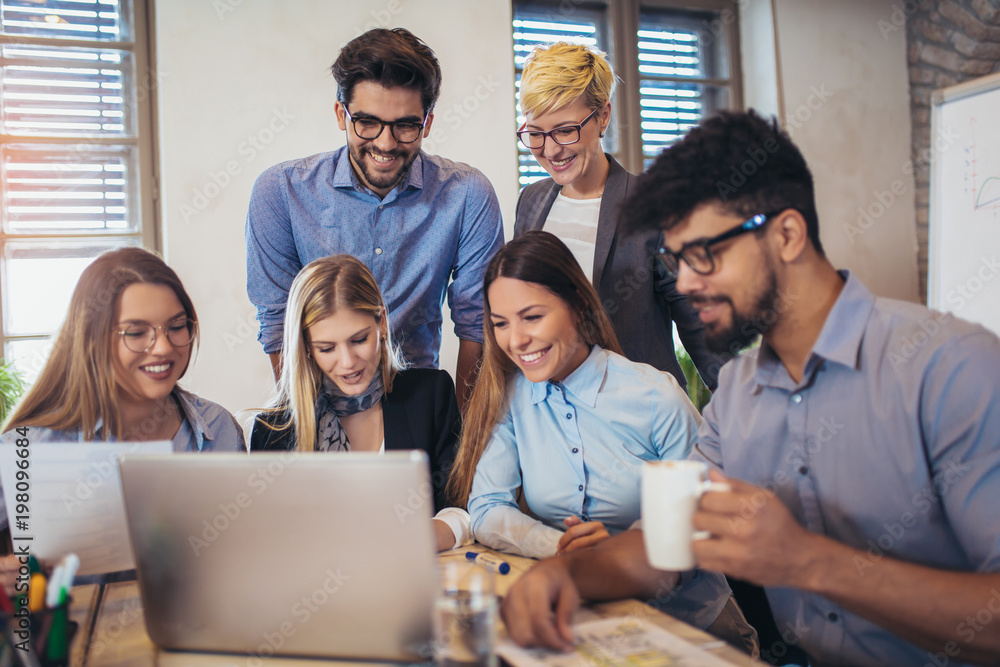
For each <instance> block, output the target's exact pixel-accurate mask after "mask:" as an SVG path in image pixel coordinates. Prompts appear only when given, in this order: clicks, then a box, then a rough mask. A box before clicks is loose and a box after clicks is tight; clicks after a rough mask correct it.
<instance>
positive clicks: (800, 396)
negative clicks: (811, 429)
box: [792, 394, 802, 405]
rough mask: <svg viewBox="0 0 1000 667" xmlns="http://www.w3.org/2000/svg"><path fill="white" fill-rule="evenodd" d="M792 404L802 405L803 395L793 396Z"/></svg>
mask: <svg viewBox="0 0 1000 667" xmlns="http://www.w3.org/2000/svg"><path fill="white" fill-rule="evenodd" d="M792 402H793V403H795V404H796V405H798V404H799V403H801V402H802V394H795V395H794V396H792Z"/></svg>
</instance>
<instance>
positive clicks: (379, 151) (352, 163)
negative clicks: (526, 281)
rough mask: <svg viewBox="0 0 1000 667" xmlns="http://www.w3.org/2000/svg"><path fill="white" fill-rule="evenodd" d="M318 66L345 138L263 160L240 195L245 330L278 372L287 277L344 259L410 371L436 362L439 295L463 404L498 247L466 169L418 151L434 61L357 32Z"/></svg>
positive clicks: (411, 39)
mask: <svg viewBox="0 0 1000 667" xmlns="http://www.w3.org/2000/svg"><path fill="white" fill-rule="evenodd" d="M331 69H332V72H333V76H334V79H336V81H337V103H336V104H335V106H334V112H335V114H336V117H337V124H338V126H339V127H340V129H341V130H343V131H344V132H345V135H346V138H347V145H346V146H344V147H342V148H339V149H337V150H335V151H333V152H329V153H320V154H318V155H312V156H310V157H306V158H301V159H299V160H292V161H290V162H284V163H281V164H278V165H275V166H273V167H271V168H269V169H268V170H267V171H265V172H264V173H263V174H261V176H260V177H259V178H258V179H257V182H256V184H255V185H254V189H253V194H252V195H251V198H250V208H249V212H248V213H247V224H246V244H247V294H248V295H249V297H250V301H252V302H253V303H254V305H255V306H256V307H257V319H258V320H259V322H260V335H259V336H258V339H259V340H260V342H261V344H262V345H263V347H264V352H266V353H267V354H268V355H269V356H270V358H271V365H272V368H273V369H274V372H275V375H277V373H278V372H279V369H280V365H281V348H282V329H283V318H284V314H285V303H286V301H287V300H288V290H289V288H290V287H291V284H292V280H293V279H294V278H295V275H296V274H297V273H298V271H299V270H300V269H301V268H302V267H303V266H305V265H306V264H308V263H309V262H311V261H313V260H314V259H318V258H320V257H326V256H329V255H337V254H349V255H353V256H354V257H356V258H358V259H359V260H361V261H362V262H363V263H364V264H365V265H366V266H367V267H368V268H369V269H370V270H371V272H372V274H373V275H374V276H375V279H376V281H377V282H378V285H379V288H380V289H381V290H382V293H383V295H384V297H385V301H386V305H387V306H388V309H389V321H390V322H392V325H393V332H392V334H393V337H394V338H395V339H396V340H399V341H401V347H402V351H403V355H404V357H405V358H406V360H407V361H408V362H409V363H410V364H411V365H413V366H415V367H418V368H436V367H437V365H438V356H439V351H440V347H441V303H442V301H443V299H444V297H445V295H447V298H448V305H449V307H450V309H451V318H452V320H453V321H454V323H455V333H456V335H457V336H458V338H459V353H458V368H457V374H456V385H457V391H458V401H459V405H464V400H465V397H466V396H467V394H468V390H469V389H470V388H471V383H472V381H473V377H474V372H473V369H474V368H475V364H476V363H477V362H478V360H479V357H480V355H481V351H482V335H483V333H482V332H483V301H482V283H483V273H484V271H485V270H486V265H487V264H488V263H489V261H490V259H491V258H492V257H493V255H494V254H495V253H496V251H497V250H499V248H500V246H501V245H503V227H502V222H501V217H500V206H499V203H498V201H497V197H496V193H495V192H494V191H493V186H492V185H490V183H489V181H488V180H487V179H486V177H485V176H484V175H483V174H482V173H481V172H480V171H479V170H477V169H474V168H472V167H470V166H468V165H466V164H461V163H458V162H452V161H451V160H447V159H445V158H442V157H439V156H434V155H428V154H426V153H424V152H422V151H421V149H420V146H421V142H422V140H423V139H424V138H425V137H427V136H428V134H429V133H430V129H431V124H432V123H433V121H434V104H435V102H436V101H437V98H438V94H439V93H440V90H441V67H440V65H439V64H438V60H437V58H436V57H435V55H434V52H433V51H431V49H430V48H429V47H428V46H427V45H426V44H424V43H423V42H422V41H421V40H420V39H418V38H417V37H416V36H414V35H413V34H412V33H411V32H409V31H408V30H405V29H403V28H395V29H393V30H388V29H384V28H376V29H374V30H370V31H368V32H366V33H364V34H363V35H361V36H360V37H357V38H355V39H354V40H352V41H351V42H349V43H348V44H347V45H346V46H345V47H344V48H343V49H342V50H341V52H340V55H339V57H338V58H337V60H336V62H334V64H333V66H332V68H331Z"/></svg>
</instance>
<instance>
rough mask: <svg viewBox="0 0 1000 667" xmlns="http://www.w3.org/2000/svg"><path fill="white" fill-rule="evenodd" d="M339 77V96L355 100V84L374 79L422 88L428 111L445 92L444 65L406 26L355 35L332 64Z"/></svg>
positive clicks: (346, 100)
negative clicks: (442, 82) (442, 79)
mask: <svg viewBox="0 0 1000 667" xmlns="http://www.w3.org/2000/svg"><path fill="white" fill-rule="evenodd" d="M330 71H331V72H333V78H334V79H335V80H336V81H337V100H338V101H339V102H340V103H341V104H344V105H347V104H350V103H351V97H352V96H353V95H354V86H355V85H357V84H358V83H359V82H361V81H372V82H374V83H377V84H379V85H380V86H382V87H383V88H394V87H398V86H402V87H403V88H412V89H414V90H417V91H419V92H420V101H421V103H422V105H423V108H424V114H428V113H430V112H431V111H432V110H433V109H434V104H435V103H436V102H437V99H438V95H440V94H441V65H440V64H439V63H438V59H437V57H436V56H435V55H434V52H433V51H431V49H430V47H429V46H427V45H426V44H424V42H423V41H421V40H420V38H419V37H417V36H416V35H414V34H413V33H412V32H410V31H409V30H407V29H406V28H393V29H391V30H389V29H387V28H375V29H373V30H369V31H368V32H366V33H365V34H363V35H361V36H359V37H355V38H354V39H352V40H351V41H350V42H348V43H347V46H345V47H344V48H342V49H341V50H340V55H339V56H337V60H335V61H334V63H333V65H332V66H331V67H330Z"/></svg>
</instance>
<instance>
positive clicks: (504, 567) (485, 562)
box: [465, 551, 510, 574]
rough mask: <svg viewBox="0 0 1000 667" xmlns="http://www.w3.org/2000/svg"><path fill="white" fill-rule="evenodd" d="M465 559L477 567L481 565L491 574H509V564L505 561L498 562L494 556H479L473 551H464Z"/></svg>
mask: <svg viewBox="0 0 1000 667" xmlns="http://www.w3.org/2000/svg"><path fill="white" fill-rule="evenodd" d="M465 557H466V558H467V559H468V560H471V561H473V562H474V563H476V564H478V565H482V566H483V567H485V568H486V569H487V570H490V571H492V572H499V573H500V574H507V573H508V572H510V563H508V562H507V561H505V560H500V559H499V558H497V557H496V556H491V555H489V554H480V553H476V552H475V551H466V552H465Z"/></svg>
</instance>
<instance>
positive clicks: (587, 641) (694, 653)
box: [497, 616, 729, 667]
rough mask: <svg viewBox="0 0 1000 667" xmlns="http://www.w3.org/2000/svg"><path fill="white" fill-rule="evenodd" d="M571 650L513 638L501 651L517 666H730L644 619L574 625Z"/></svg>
mask: <svg viewBox="0 0 1000 667" xmlns="http://www.w3.org/2000/svg"><path fill="white" fill-rule="evenodd" d="M573 632H574V633H575V634H576V641H575V643H574V645H573V650H572V651H571V652H569V653H559V652H557V651H550V650H547V649H524V648H521V647H519V646H517V645H516V644H514V642H512V641H510V640H509V639H505V640H503V641H502V642H500V643H499V644H498V646H497V654H498V655H499V656H501V657H502V658H503V659H504V660H506V661H507V662H509V663H511V664H512V665H515V667H617V666H619V665H621V666H622V667H625V666H627V667H662V666H665V665H670V666H671V667H693V666H695V665H697V666H698V667H727V666H728V665H729V663H727V662H725V661H723V660H721V659H720V658H717V657H715V656H713V655H712V654H711V653H708V652H707V651H703V650H702V649H700V648H698V647H697V646H695V645H694V644H691V643H690V642H688V641H685V640H684V639H681V638H680V637H678V636H677V635H675V634H673V633H671V632H669V631H667V630H664V629H663V628H661V627H659V626H656V625H653V624H652V623H649V622H647V621H645V620H643V619H641V618H635V617H629V616H624V617H622V618H603V619H600V620H597V621H587V622H585V623H580V624H578V625H574V626H573Z"/></svg>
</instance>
